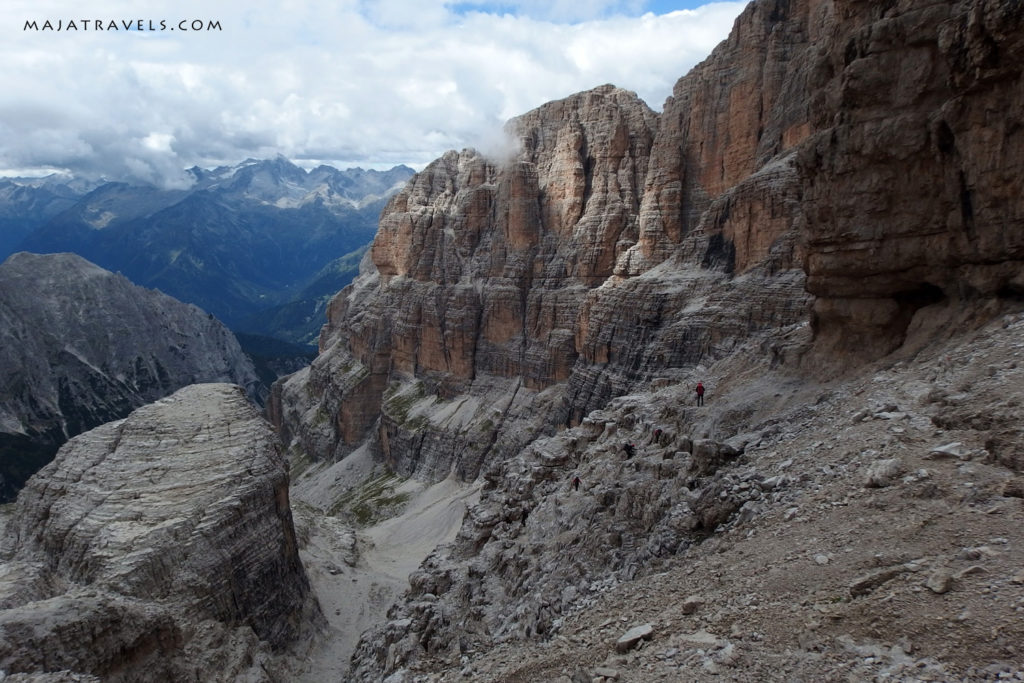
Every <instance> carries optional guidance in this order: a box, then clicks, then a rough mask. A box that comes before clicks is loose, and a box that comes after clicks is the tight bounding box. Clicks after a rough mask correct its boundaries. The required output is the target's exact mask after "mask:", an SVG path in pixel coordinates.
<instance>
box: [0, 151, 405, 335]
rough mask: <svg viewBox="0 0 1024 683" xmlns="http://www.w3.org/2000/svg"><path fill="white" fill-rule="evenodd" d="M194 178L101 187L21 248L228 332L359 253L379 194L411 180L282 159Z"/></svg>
mask: <svg viewBox="0 0 1024 683" xmlns="http://www.w3.org/2000/svg"><path fill="white" fill-rule="evenodd" d="M190 172H191V174H192V175H193V177H194V178H195V179H196V182H195V183H194V185H193V186H192V187H191V188H190V189H188V190H162V189H159V188H155V187H137V186H130V185H127V184H124V183H105V184H103V185H100V186H99V187H97V188H95V189H92V190H91V191H90V192H88V193H86V194H84V195H83V196H81V197H80V198H78V200H77V201H76V202H75V203H74V204H73V205H71V206H70V207H67V208H65V209H64V210H63V211H60V212H59V213H56V214H55V215H46V216H41V217H40V219H39V220H38V221H37V224H33V227H32V230H31V232H30V233H28V234H27V235H25V236H24V237H23V238H22V239H20V241H18V244H17V248H18V249H21V250H26V251H33V252H37V253H52V252H61V251H71V252H74V253H77V254H80V255H82V256H84V257H85V258H87V259H89V260H90V261H93V262H94V263H97V264H98V265H100V266H102V267H104V268H108V269H110V270H114V271H119V272H122V273H124V274H125V275H126V276H128V277H129V278H130V279H131V280H132V281H133V282H135V283H136V284H139V285H142V286H145V287H154V288H159V289H161V290H162V291H165V292H167V293H168V294H170V295H171V296H174V297H176V298H178V299H181V300H183V301H188V302H190V303H195V304H197V305H199V306H201V307H202V308H203V309H204V310H208V311H210V312H211V313H213V314H214V315H216V316H217V317H218V318H220V319H221V320H223V321H225V323H227V324H229V325H234V324H235V323H237V322H238V321H240V320H242V319H243V318H245V317H247V316H250V315H252V314H254V313H256V312H258V311H261V310H265V309H269V308H272V307H274V306H279V305H282V304H285V303H288V302H289V301H291V299H292V298H294V297H295V296H297V295H299V294H300V292H301V290H302V289H303V288H304V287H305V286H306V285H308V284H309V283H310V282H311V281H312V280H313V279H315V274H316V272H317V271H319V270H320V269H321V268H322V267H324V266H326V265H327V263H329V262H330V261H332V260H334V259H337V258H341V257H343V256H345V255H346V254H349V253H351V252H353V251H356V250H358V249H360V248H361V247H363V246H364V245H366V244H367V243H368V242H369V241H370V240H371V239H372V238H373V235H374V234H375V232H376V224H377V218H378V215H379V212H380V209H381V208H382V207H383V206H384V203H385V201H386V197H387V196H388V195H389V194H390V193H393V192H394V191H396V190H397V189H398V188H399V187H400V186H401V184H402V183H403V182H404V180H405V179H407V178H408V177H409V176H411V175H412V170H411V169H409V168H407V167H404V166H396V167H395V168H393V169H391V170H389V171H373V170H369V171H368V170H363V169H349V170H347V171H339V170H337V169H334V168H331V167H328V166H320V167H317V168H316V169H314V170H312V171H310V172H306V171H304V170H303V169H301V168H299V167H298V166H295V165H294V164H292V163H291V162H289V161H288V160H286V159H284V158H283V157H278V158H276V159H271V160H263V161H258V160H248V161H246V162H243V163H242V164H239V165H237V166H234V167H221V168H218V169H214V170H212V171H206V170H203V169H199V168H193V169H191V170H190ZM11 182H14V181H11ZM19 187H21V188H22V191H28V190H26V189H25V188H26V187H27V186H19ZM43 191H44V190H43V189H34V190H32V192H35V193H37V194H39V193H41V192H43ZM8 210H9V212H11V213H15V214H16V213H18V212H19V211H27V210H28V205H26V204H24V203H22V204H18V205H13V206H9V207H8ZM22 232H24V229H23V230H22ZM10 241H11V242H12V246H11V248H12V249H13V248H14V245H13V242H14V241H15V239H14V237H13V233H12V237H11V240H10Z"/></svg>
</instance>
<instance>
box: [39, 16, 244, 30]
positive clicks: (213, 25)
mask: <svg viewBox="0 0 1024 683" xmlns="http://www.w3.org/2000/svg"><path fill="white" fill-rule="evenodd" d="M22 30H23V31H223V30H224V29H223V27H222V26H221V24H220V21H217V20H213V19H182V20H181V21H178V22H174V21H168V20H167V19H116V20H115V19H58V20H56V21H51V20H49V19H47V20H45V21H38V20H35V19H31V20H28V21H26V22H25V27H24V28H23V29H22Z"/></svg>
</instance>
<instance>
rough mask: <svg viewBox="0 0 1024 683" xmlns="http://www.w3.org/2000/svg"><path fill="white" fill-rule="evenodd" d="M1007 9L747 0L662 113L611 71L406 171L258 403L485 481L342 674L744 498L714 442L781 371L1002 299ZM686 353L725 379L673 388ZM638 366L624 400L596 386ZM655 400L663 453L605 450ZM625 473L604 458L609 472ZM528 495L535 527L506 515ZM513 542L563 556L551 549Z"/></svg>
mask: <svg viewBox="0 0 1024 683" xmlns="http://www.w3.org/2000/svg"><path fill="white" fill-rule="evenodd" d="M1022 23H1024V10H1022V9H1021V7H1020V4H1019V3H1016V2H1010V1H1008V0H962V1H960V2H954V3H940V2H926V1H924V0H921V1H917V2H913V1H910V0H906V1H899V2H896V1H894V2H884V3H873V2H863V1H859V0H792V1H788V2H783V1H757V2H753V3H751V5H750V6H749V7H748V8H747V10H746V11H745V12H744V13H743V14H742V15H741V16H740V17H739V19H738V20H737V22H736V25H735V27H734V30H733V33H732V35H731V36H730V38H729V39H728V40H727V41H725V42H724V43H723V44H722V45H720V46H719V47H718V48H717V49H716V50H715V52H714V53H713V54H712V55H711V56H710V57H709V58H708V59H707V60H706V61H705V62H704V63H702V64H701V65H699V66H698V67H697V68H695V69H694V71H693V72H691V73H690V74H689V75H687V76H685V77H683V78H682V79H681V80H680V81H679V82H678V83H677V84H676V87H675V90H674V93H673V96H672V97H671V98H669V100H668V101H667V102H666V104H665V108H664V111H663V113H662V114H660V115H654V114H651V113H650V112H649V110H647V108H646V107H645V106H644V105H643V103H641V102H639V101H637V100H636V98H635V97H632V96H631V95H630V94H629V93H625V92H623V91H620V90H617V89H615V88H612V87H610V86H604V87H601V88H598V89H595V90H593V91H589V92H586V93H581V94H579V95H575V96H573V97H570V98H568V99H566V100H563V101H561V102H555V103H551V104H548V105H545V106H543V107H541V108H539V109H537V110H535V111H534V112H531V113H529V114H527V115H525V116H523V117H521V118H518V119H515V120H513V121H512V122H510V124H509V127H508V130H509V132H510V135H511V136H512V137H513V138H515V139H516V140H518V142H519V148H518V150H519V151H518V152H517V153H516V155H514V157H513V158H512V159H511V160H506V161H503V162H497V161H490V160H487V159H484V158H482V157H481V156H480V155H478V154H476V153H474V152H472V151H463V152H461V153H455V152H450V153H448V154H447V155H446V156H444V157H443V158H442V159H440V160H438V161H437V162H435V163H434V164H432V165H431V166H430V167H428V168H427V169H426V170H425V171H424V172H423V173H421V174H419V175H417V176H416V177H415V178H414V179H413V180H412V181H410V184H409V185H408V186H407V187H406V189H405V190H404V191H403V192H401V193H400V194H399V195H397V196H396V197H395V199H394V200H393V201H392V203H391V204H390V205H389V208H388V209H387V211H386V212H385V214H384V216H383V217H382V220H381V228H380V232H379V234H378V237H377V240H376V242H375V244H374V247H373V249H372V253H371V260H370V261H367V262H365V263H364V266H365V267H364V271H363V273H362V275H361V277H360V278H359V279H358V280H357V281H356V282H355V283H354V285H353V286H352V287H351V288H349V289H346V290H344V291H343V292H342V293H341V294H340V295H339V296H338V297H337V298H336V299H335V300H334V302H333V303H332V306H331V308H330V310H329V320H328V325H327V326H326V327H325V328H324V330H323V332H322V334H321V339H320V356H319V357H318V359H317V360H316V361H315V362H314V363H313V364H312V366H311V367H310V369H309V370H308V371H305V372H303V373H299V374H298V375H296V376H294V377H292V378H291V379H290V380H289V381H288V382H286V383H283V384H279V385H277V386H275V389H274V394H273V396H272V400H271V404H270V408H271V415H272V418H273V420H274V422H275V424H276V425H277V426H278V428H279V430H280V432H281V433H282V435H283V436H284V437H285V439H286V440H287V442H288V443H289V444H290V447H291V448H293V449H294V450H295V451H296V452H302V453H305V454H308V455H311V456H313V457H335V458H337V457H341V456H344V455H345V454H346V453H347V452H349V451H350V450H351V449H352V448H353V446H355V445H356V444H358V443H361V442H362V441H363V440H364V439H367V438H369V439H370V441H371V443H372V444H374V445H375V446H376V447H377V448H378V449H379V452H380V454H381V456H382V457H383V458H385V459H386V461H387V462H388V463H389V465H390V466H391V467H392V468H393V469H394V470H395V471H397V472H399V473H401V474H403V475H412V476H416V477H419V478H425V479H439V478H442V477H444V476H446V475H447V474H449V473H450V472H454V473H455V474H456V475H457V476H460V477H463V478H467V479H471V478H473V477H476V476H477V475H480V474H483V475H484V477H485V480H486V481H487V482H488V483H489V485H490V486H492V487H495V489H496V490H495V491H494V492H493V494H487V493H485V495H484V496H483V497H482V500H483V501H484V503H482V505H481V508H480V509H479V510H476V511H473V512H471V514H470V516H469V518H468V519H467V522H466V525H465V527H464V530H463V531H464V534H463V536H462V538H460V542H459V543H458V544H457V546H456V547H455V548H454V549H447V550H444V551H442V552H439V554H438V556H437V557H435V558H433V559H432V560H431V561H429V562H428V563H427V564H426V565H425V567H424V573H423V575H421V576H416V577H414V580H413V591H412V593H411V595H410V598H409V600H408V601H407V603H406V604H405V605H403V606H402V607H401V608H396V609H395V610H394V611H393V613H392V615H393V616H394V617H395V620H394V621H393V622H392V623H391V624H389V625H388V626H387V627H385V628H383V629H381V630H379V631H378V632H376V633H375V634H373V635H372V636H370V637H368V638H366V639H365V640H364V645H363V646H362V647H361V650H360V652H359V653H357V663H358V665H359V668H358V673H359V675H361V676H363V677H365V678H366V679H367V680H373V679H374V677H375V676H378V675H379V673H380V672H381V671H387V672H390V671H394V670H395V669H398V668H401V667H402V665H403V663H407V662H409V661H413V660H415V659H416V658H417V657H420V656H422V655H424V653H427V654H430V653H436V652H437V651H439V650H444V649H445V648H449V647H452V648H454V645H453V644H454V643H459V645H460V647H461V645H462V643H463V641H462V640H460V639H461V638H462V637H463V636H465V637H466V640H465V642H466V643H467V644H468V643H470V642H471V641H473V639H474V638H479V639H480V641H479V642H484V643H486V642H493V640H494V639H502V638H510V639H515V638H533V637H537V635H538V634H541V635H548V634H550V633H551V632H552V630H555V629H557V626H558V623H559V620H560V617H559V615H560V613H561V610H562V609H563V606H564V605H567V604H573V603H574V602H575V598H576V596H577V595H579V594H581V592H582V593H585V592H587V591H596V590H599V589H600V582H601V581H602V580H604V579H606V578H608V577H610V576H611V577H615V578H616V580H618V579H620V578H622V577H625V578H631V577H632V576H634V575H635V573H636V572H641V571H645V569H644V568H647V569H649V567H650V566H651V564H652V563H653V562H654V561H655V560H656V559H658V558H663V557H668V556H671V555H672V554H673V553H677V552H681V550H680V549H681V548H683V547H688V545H689V544H696V543H699V542H700V541H702V540H703V539H704V538H706V537H707V535H709V534H713V533H715V532H716V530H720V529H724V528H726V526H727V525H728V524H732V523H733V522H734V521H735V520H736V519H737V518H736V515H737V514H738V513H739V511H740V510H742V509H743V508H744V506H746V504H747V503H752V504H753V503H756V500H755V498H756V495H758V494H755V493H753V492H752V491H751V489H752V488H756V487H754V486H753V485H752V484H751V483H750V482H747V486H745V487H743V486H741V484H742V483H743V482H740V481H738V480H736V479H735V478H733V479H730V480H729V481H726V480H725V479H723V478H722V476H723V475H721V474H719V469H720V467H721V464H722V463H723V462H727V461H728V457H729V456H727V455H723V454H727V453H735V452H738V451H739V450H740V448H739V446H741V445H742V444H735V443H733V441H732V439H733V437H736V436H737V435H739V434H740V433H742V432H743V431H745V430H747V429H752V428H754V427H762V428H763V427H764V426H765V425H766V424H768V423H767V422H766V420H767V419H769V417H770V409H771V407H772V406H773V405H775V404H776V403H777V401H776V399H778V398H779V397H780V396H783V395H784V393H785V392H784V391H783V389H784V387H785V385H786V384H787V383H790V382H802V381H808V380H815V379H821V378H824V377H828V376H834V375H835V374H837V373H839V372H840V371H841V369H842V368H843V365H844V364H851V365H856V364H857V363H863V362H867V361H868V360H871V359H877V358H880V357H883V356H885V355H886V354H888V353H890V352H892V351H893V350H894V349H896V348H897V347H899V346H900V345H901V344H904V343H905V341H906V339H907V338H908V335H914V334H916V335H917V337H916V338H917V340H918V341H917V344H918V346H917V347H916V348H921V346H922V345H926V344H927V343H929V342H928V340H927V339H926V337H927V335H928V334H931V335H933V336H934V337H941V336H944V335H945V334H948V332H949V330H951V329H954V328H955V327H956V326H957V325H965V326H970V325H976V324H978V322H979V320H984V319H987V318H988V317H990V316H991V315H992V314H993V313H994V312H996V311H998V310H999V309H1000V307H1001V306H1004V305H1006V304H1007V302H1010V305H1016V302H1018V301H1019V299H1020V292H1021V273H1022V272H1024V268H1022V266H1024V263H1022V251H1021V239H1022V236H1024V222H1022V216H1021V199H1020V197H1019V193H1017V192H1015V187H1016V182H1015V178H1016V177H1017V175H1018V171H1019V163H1020V161H1019V160H1020V158H1022V157H1021V154H1020V151H1021V150H1020V146H1021V144H1022V135H1024V133H1022V131H1024V126H1022V125H1021V121H1020V119H1021V112H1022V111H1024V108H1022V107H1021V106H1019V104H1020V102H1021V98H1022V96H1024V79H1022V74H1021V66H1020V65H1021V64H1022V63H1024V62H1022V59H1021V58H1022V57H1024V45H1022V43H1021V35H1024V32H1022V30H1021V29H1022ZM922 339H923V340H924V341H922ZM773 371H778V372H779V374H776V375H773V380H772V381H773V382H776V383H778V385H780V386H770V385H769V386H761V387H760V388H759V389H757V390H756V391H753V390H752V391H751V394H750V395H749V396H743V395H742V389H741V387H743V386H745V385H746V386H751V387H753V386H755V384H756V383H757V381H758V380H759V376H760V375H761V374H764V373H768V372H773ZM697 379H704V380H705V381H708V380H709V379H710V381H712V382H713V383H714V384H715V388H714V389H713V391H715V390H717V391H721V392H724V391H726V390H732V391H735V392H736V395H735V396H734V400H731V401H730V402H729V403H728V405H727V406H726V405H723V408H722V412H716V413H715V415H714V417H711V418H708V419H703V418H702V419H698V418H697V417H696V416H695V415H693V414H690V413H689V412H687V411H680V410H679V409H678V404H679V403H680V402H682V401H685V400H686V396H687V393H688V391H689V389H687V390H686V391H682V390H679V387H680V386H682V387H688V386H692V384H694V383H696V381H697ZM659 386H666V387H670V388H673V387H674V389H670V390H669V391H667V392H666V393H663V394H658V395H657V396H656V397H655V398H651V400H652V401H653V402H654V404H653V405H652V407H651V410H650V413H649V415H648V416H647V418H646V420H647V421H646V422H638V419H637V417H636V416H633V415H630V412H631V410H632V409H631V408H630V407H629V403H628V401H625V399H623V400H622V401H620V402H619V403H615V404H610V403H609V402H610V401H611V400H612V399H614V398H615V397H617V396H623V395H626V394H630V393H637V392H651V391H653V390H654V389H657V388H658V387H659ZM595 410H608V411H610V412H608V413H603V412H602V413H594V411H595ZM766 411H768V412H766ZM882 412H884V411H882ZM796 414H799V411H796ZM588 416H595V417H592V418H590V419H591V422H595V421H596V422H595V423H594V424H591V423H590V422H588ZM598 418H599V420H598ZM659 423H663V424H671V425H672V435H671V436H666V437H665V438H667V439H669V441H668V442H666V443H659V445H658V446H659V448H658V451H657V453H658V455H659V456H661V455H663V454H665V453H670V455H671V456H673V457H672V458H671V459H676V458H682V459H684V460H685V463H684V464H682V465H674V464H662V463H661V462H660V461H659V462H646V461H645V462H637V463H636V464H635V465H625V466H622V467H621V469H616V468H619V467H620V466H619V465H618V464H609V462H612V463H614V462H615V461H616V460H618V459H619V458H621V459H625V456H624V455H621V453H622V451H618V450H616V449H618V448H620V447H621V446H622V443H620V442H618V441H617V440H616V439H617V437H616V436H615V434H616V430H618V429H622V428H623V427H625V428H626V429H628V431H629V435H628V436H627V437H625V438H628V439H639V438H645V439H646V438H651V435H652V430H653V429H654V428H655V427H656V425H657V424H659ZM563 427H571V428H573V429H572V431H569V432H564V433H562V435H561V436H556V432H558V430H559V429H560V428H563ZM578 430H582V431H578ZM588 430H589V431H588ZM541 437H544V438H550V440H542V441H538V438H541ZM596 440H601V441H604V445H603V446H598V445H595V444H594V442H595V441H596ZM702 440H704V441H706V443H705V444H704V445H703V446H701V447H699V448H698V446H697V441H702ZM741 441H742V440H741ZM765 443H767V441H765ZM772 443H774V441H773V442H772ZM992 443H993V444H995V443H996V440H993V442H992ZM528 444H533V445H532V446H530V447H529V448H527V446H528ZM684 445H685V448H684V447H683V446H684ZM729 448H734V449H735V451H730V450H729ZM702 449H704V450H702ZM708 449H710V450H708ZM1004 450H1005V449H1004ZM705 451H707V452H705ZM705 456H707V457H705ZM723 458H724V460H723ZM656 460H657V459H656ZM705 460H707V461H708V462H709V463H711V464H702V463H704V461H705ZM1002 462H1003V464H1005V465H1006V466H1008V467H1011V468H1012V467H1016V465H1014V464H1013V459H1012V458H1011V459H1009V460H1003V461H1002ZM588 463H589V464H588ZM606 465H607V466H606ZM581 467H587V468H588V469H587V472H588V476H592V477H595V478H597V479H599V480H600V481H601V483H600V484H599V485H598V486H597V488H596V489H595V491H596V492H595V493H594V495H595V496H596V499H595V500H588V501H586V503H585V504H582V506H581V507H579V511H581V514H586V515H588V517H587V519H591V520H593V524H594V525H596V528H593V529H586V530H582V531H581V530H580V529H579V528H578V527H574V526H573V525H572V524H571V523H570V522H565V524H563V523H562V522H563V521H565V515H571V514H574V513H573V512H571V511H567V510H566V509H564V508H562V507H561V502H562V501H560V500H559V498H558V497H557V495H556V491H557V489H558V488H559V485H560V482H561V483H562V484H564V481H565V480H566V479H568V478H569V477H570V476H571V475H572V472H573V470H574V469H575V468H581ZM620 474H621V475H622V476H628V478H629V481H630V486H629V487H627V488H626V490H619V488H621V487H615V486H614V484H611V483H609V482H607V481H605V480H604V478H605V477H611V478H613V479H614V478H615V477H618V476H619V475H620ZM634 475H635V476H634ZM665 480H669V481H665ZM681 485H685V486H681ZM684 488H685V490H683V489H684ZM490 496H493V497H490ZM488 499H489V500H488ZM535 511H543V512H542V514H543V515H545V516H546V517H545V519H548V520H554V519H559V520H562V521H560V522H558V523H553V525H552V526H551V527H549V528H550V529H553V530H554V531H553V535H547V534H545V533H542V532H538V533H532V532H531V531H527V530H528V529H530V527H529V526H528V525H527V522H526V520H527V517H529V519H530V520H531V521H532V520H533V519H534V515H535V514H537V512H535ZM591 513H594V516H592V517H591V516H589V515H591ZM520 527H522V529H523V531H520ZM567 528H572V529H573V531H572V533H568V532H566V529H567ZM494 529H500V530H501V533H500V534H498V535H495V534H494V533H492V530H494ZM563 532H565V533H563ZM521 534H525V536H521ZM512 538H515V539H516V540H515V544H517V545H516V547H517V548H518V550H517V549H515V548H513V547H512V546H511V545H510V543H512V541H511V540H510V539H512ZM563 542H572V543H575V544H576V545H577V546H578V547H579V551H577V552H573V553H570V554H566V553H565V552H564V550H565V545H564V543H563ZM601 544H610V545H612V546H613V547H614V548H616V550H615V551H614V555H615V557H614V561H610V560H608V558H607V557H602V556H600V553H599V552H595V551H591V550H588V549H589V548H591V546H593V547H595V548H597V547H602V546H601ZM527 555H529V556H531V557H541V556H544V557H551V558H556V560H555V561H553V563H552V564H551V566H550V567H549V569H551V571H552V572H553V573H552V574H551V576H547V575H546V572H547V571H548V570H547V569H544V570H540V569H538V566H539V565H540V564H541V563H540V561H539V560H538V562H537V564H533V563H532V561H531V560H529V559H525V558H526V556H527ZM631 566H632V567H635V569H630V567H631ZM565 586H571V587H573V588H574V589H575V590H576V593H574V594H571V595H565V594H560V593H558V590H561V588H559V587H565ZM594 586H597V588H594ZM556 588H557V590H556ZM439 596H443V597H442V598H441V599H438V598H439ZM510 615H512V616H510ZM489 639H490V640H489ZM432 648H436V650H434V651H432ZM444 654H445V656H454V655H453V653H452V652H451V651H449V650H445V653H444Z"/></svg>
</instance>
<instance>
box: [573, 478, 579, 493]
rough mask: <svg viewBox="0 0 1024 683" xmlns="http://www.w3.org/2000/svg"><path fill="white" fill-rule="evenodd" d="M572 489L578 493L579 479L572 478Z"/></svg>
mask: <svg viewBox="0 0 1024 683" xmlns="http://www.w3.org/2000/svg"><path fill="white" fill-rule="evenodd" d="M572 488H573V490H574V491H579V490H580V478H579V477H573V478H572Z"/></svg>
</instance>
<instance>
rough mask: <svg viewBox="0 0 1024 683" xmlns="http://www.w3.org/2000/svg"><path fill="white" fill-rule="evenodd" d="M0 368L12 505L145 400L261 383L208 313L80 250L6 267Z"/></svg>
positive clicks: (21, 257) (0, 425) (1, 424)
mask: <svg viewBox="0 0 1024 683" xmlns="http://www.w3.org/2000/svg"><path fill="white" fill-rule="evenodd" d="M0 368H2V372H0V454H2V456H3V460H4V468H3V471H2V472H0V477H3V480H4V481H3V486H2V487H0V489H2V493H3V496H4V498H5V499H12V498H13V495H14V493H15V492H16V491H17V489H18V488H19V487H20V486H21V484H22V483H23V482H24V481H25V479H27V478H28V476H29V475H31V474H32V473H33V472H34V471H35V470H37V469H38V468H39V467H40V466H41V465H43V464H45V462H46V460H48V459H49V457H52V455H53V453H54V452H56V449H57V447H58V446H60V444H62V443H64V442H65V441H66V440H67V439H68V438H69V437H71V436H74V435H75V434H79V433H81V432H83V431H85V430H87V429H92V428H93V427H96V426H98V425H101V424H103V423H104V422H108V421H110V420H114V419H118V418H122V417H124V416H126V415H127V414H128V413H130V412H131V411H132V410H133V409H134V408H137V407H138V406H140V405H142V404H144V403H148V402H150V401H154V400H156V399H158V398H161V397H163V396H167V395H168V394H170V393H172V392H174V391H175V390H177V389H180V388H181V387H183V386H186V385H189V384H193V383H196V382H230V383H233V384H239V385H241V386H243V387H246V388H247V389H248V390H249V391H250V394H251V396H253V397H255V396H256V393H257V390H258V388H259V386H260V382H259V379H258V378H257V377H256V374H255V371H254V370H253V368H252V363H251V362H250V361H249V359H248V358H247V357H246V356H245V354H244V353H242V350H241V348H239V346H238V342H237V341H236V340H235V338H234V336H233V335H232V334H231V332H230V331H229V330H228V329H227V328H225V327H224V326H223V325H222V324H221V323H220V322H219V321H217V320H216V319H214V318H213V317H212V316H210V315H208V314H206V313H204V312H203V311H201V310H200V309H198V308H196V307H195V306H191V305H188V304H183V303H181V302H180V301H177V300H175V299H172V298H171V297H169V296H166V295H164V294H161V293H160V292H157V291H152V290H147V289H143V288H141V287H136V286H135V285H133V284H131V283H130V282H128V280H127V279H125V278H124V277H122V276H120V275H115V274H113V273H110V272H108V271H106V270H103V269H102V268H99V267H98V266H95V265H93V264H91V263H89V262H88V261H86V260H85V259H82V258H81V257H78V256H75V255H73V254H48V255H37V254H29V253H25V252H22V253H18V254H15V255H13V256H11V257H10V258H9V259H7V260H6V261H5V262H4V263H3V264H2V265H0Z"/></svg>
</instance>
